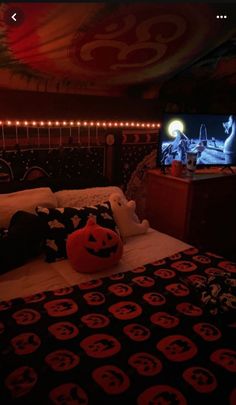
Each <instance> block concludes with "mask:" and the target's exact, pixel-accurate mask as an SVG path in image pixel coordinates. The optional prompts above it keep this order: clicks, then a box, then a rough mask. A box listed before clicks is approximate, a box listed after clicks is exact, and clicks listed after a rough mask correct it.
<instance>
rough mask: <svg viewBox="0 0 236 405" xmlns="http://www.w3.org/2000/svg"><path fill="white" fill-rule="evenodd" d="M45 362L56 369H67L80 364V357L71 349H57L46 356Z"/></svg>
mask: <svg viewBox="0 0 236 405" xmlns="http://www.w3.org/2000/svg"><path fill="white" fill-rule="evenodd" d="M45 362H46V363H47V365H48V366H50V367H51V368H52V369H53V370H54V371H67V370H71V369H72V368H74V367H76V366H77V365H78V364H79V357H78V356H77V355H76V354H75V353H73V352H71V351H70V350H56V351H55V352H52V353H50V354H48V355H47V356H46V357H45Z"/></svg>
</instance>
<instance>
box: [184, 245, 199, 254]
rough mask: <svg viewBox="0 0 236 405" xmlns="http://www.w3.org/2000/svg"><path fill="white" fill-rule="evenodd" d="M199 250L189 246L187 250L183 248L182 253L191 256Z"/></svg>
mask: <svg viewBox="0 0 236 405" xmlns="http://www.w3.org/2000/svg"><path fill="white" fill-rule="evenodd" d="M198 252H199V250H198V249H197V248H194V247H193V248H189V249H187V250H185V251H184V252H183V253H185V254H186V255H189V256H192V255H196V254H197V253H198Z"/></svg>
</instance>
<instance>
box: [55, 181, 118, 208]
mask: <svg viewBox="0 0 236 405" xmlns="http://www.w3.org/2000/svg"><path fill="white" fill-rule="evenodd" d="M112 193H116V194H119V195H121V197H122V198H123V199H125V200H126V198H125V196H124V193H123V191H122V190H121V188H119V187H116V186H107V187H93V188H85V189H82V190H61V191H57V192H56V193H55V196H56V199H57V207H77V208H82V207H87V206H89V205H96V204H101V203H103V202H104V201H108V200H109V197H110V195H111V194H112Z"/></svg>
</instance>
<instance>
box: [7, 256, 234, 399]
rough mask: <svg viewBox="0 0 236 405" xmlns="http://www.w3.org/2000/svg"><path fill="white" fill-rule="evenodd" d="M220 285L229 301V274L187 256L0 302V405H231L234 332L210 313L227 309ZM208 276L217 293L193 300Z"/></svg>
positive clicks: (211, 260) (216, 261)
mask: <svg viewBox="0 0 236 405" xmlns="http://www.w3.org/2000/svg"><path fill="white" fill-rule="evenodd" d="M223 275H224V281H225V285H226V286H227V285H228V286H229V291H231V290H230V288H231V287H232V286H233V287H235V275H236V266H235V264H233V263H231V262H228V261H226V260H224V259H223V258H220V257H218V256H215V255H212V254H210V253H204V254H203V253H202V252H199V251H198V250H197V249H194V248H192V249H188V250H186V251H185V252H181V253H178V254H176V255H173V256H171V257H168V258H166V259H163V260H160V261H158V262H155V263H152V264H148V265H146V266H140V267H138V268H136V269H134V270H133V271H129V272H127V273H122V274H121V273H120V274H115V275H113V276H111V277H106V278H103V279H99V280H95V281H90V282H86V283H83V284H80V285H79V286H73V287H70V288H64V289H60V290H57V291H53V292H52V291H51V292H44V293H40V294H36V295H34V296H30V297H27V298H21V299H15V300H12V301H8V302H1V303H0V309H1V312H0V375H1V378H0V403H1V404H2V405H10V404H21V405H42V404H44V405H45V404H55V405H76V404H79V405H86V404H91V405H105V404H112V405H118V404H119V405H120V404H124V405H126V404H127V405H128V404H129V405H130V404H137V405H148V404H149V405H151V404H152V405H154V404H158V405H164V404H168V405H185V404H189V405H195V404H196V405H199V404H202V405H203V404H207V405H209V404H219V405H226V404H230V405H235V404H236V322H235V320H234V321H233V319H232V322H229V319H228V322H227V323H226V322H223V320H224V313H223V315H222V313H220V307H219V306H217V305H215V307H214V305H213V304H214V300H215V301H216V300H217V299H218V300H219V301H220V303H221V304H222V305H223V307H222V308H223V310H224V308H226V307H225V303H227V297H228V299H229V296H226V297H225V296H224V298H222V295H223V294H226V295H227V294H229V292H227V291H226V292H222V294H221V295H220V294H218V295H217V292H218V293H219V288H221V287H219V285H221V284H219V285H218V284H217V283H218V280H216V279H215V277H217V276H222V277H223ZM209 276H210V277H211V278H212V277H213V282H215V285H216V286H217V285H218V287H214V286H213V287H212V285H208V286H207V288H208V292H206V291H205V292H204V294H202V295H199V291H198V293H196V294H195V291H197V288H198V287H199V288H200V287H201V286H202V285H203V284H204V281H205V282H206V281H207V280H208V279H209ZM229 280H230V281H229ZM211 281H212V280H211ZM194 283H195V284H194ZM231 292H232V291H231ZM211 294H212V295H211ZM230 294H231V293H230ZM230 294H229V295H230ZM200 296H201V298H203V300H202V299H200V298H199V297H200ZM206 297H208V301H207V299H206ZM204 299H205V301H204ZM209 302H210V304H211V305H210V306H209V307H207V304H208V303H209ZM230 302H231V304H232V305H231V309H232V310H233V309H234V308H233V306H234V302H233V301H232V300H231V301H230ZM212 308H213V312H211V311H212ZM216 310H218V311H219V314H217V315H214V314H216V312H214V311H216ZM218 315H219V316H218ZM221 315H222V316H221Z"/></svg>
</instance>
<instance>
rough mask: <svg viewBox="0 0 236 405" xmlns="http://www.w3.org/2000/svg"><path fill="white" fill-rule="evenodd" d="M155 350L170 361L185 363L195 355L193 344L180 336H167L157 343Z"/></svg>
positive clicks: (195, 347) (195, 348)
mask: <svg viewBox="0 0 236 405" xmlns="http://www.w3.org/2000/svg"><path fill="white" fill-rule="evenodd" d="M157 349H158V350H160V351H161V352H162V353H163V354H164V355H165V356H166V357H167V359H168V360H171V361H186V360H189V359H191V358H192V357H194V356H195V355H196V354H197V346H196V345H195V343H193V342H192V341H191V340H190V339H189V338H188V337H187V336H182V335H173V336H167V337H165V338H163V339H161V340H160V341H159V342H158V343H157Z"/></svg>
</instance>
